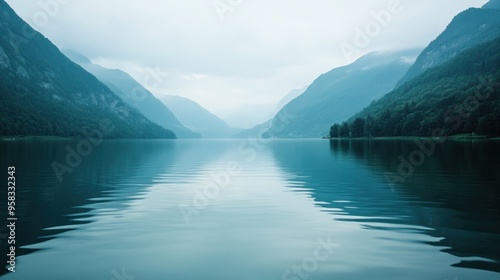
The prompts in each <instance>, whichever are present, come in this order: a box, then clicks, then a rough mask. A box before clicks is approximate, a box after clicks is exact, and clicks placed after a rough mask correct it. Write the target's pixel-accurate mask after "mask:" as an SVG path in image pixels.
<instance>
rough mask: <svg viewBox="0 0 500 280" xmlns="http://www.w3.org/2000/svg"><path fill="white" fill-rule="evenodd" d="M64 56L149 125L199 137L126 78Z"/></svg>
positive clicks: (75, 56)
mask: <svg viewBox="0 0 500 280" xmlns="http://www.w3.org/2000/svg"><path fill="white" fill-rule="evenodd" d="M63 52H64V54H65V55H66V56H67V57H69V58H70V59H71V60H73V61H74V62H75V63H77V64H79V65H80V66H82V67H83V68H84V69H85V70H86V71H88V72H90V73H91V74H92V75H94V76H96V77H97V78H98V79H99V80H100V81H101V82H103V83H104V84H106V85H107V86H108V87H109V88H110V89H111V90H112V91H113V92H114V93H115V94H116V95H118V96H119V97H120V98H121V99H122V100H123V101H124V102H125V103H127V104H128V105H129V106H131V107H133V108H135V109H137V110H138V111H139V112H140V113H142V114H143V115H144V116H145V117H146V118H148V119H149V120H150V121H152V122H154V123H156V124H158V125H160V126H162V127H163V128H166V129H169V130H172V131H173V132H174V133H175V134H176V135H177V137H178V138H200V137H201V136H200V135H199V134H198V133H194V132H192V131H191V130H189V129H188V128H186V127H185V126H184V125H183V124H182V123H181V122H180V121H179V120H178V119H177V118H176V116H175V115H174V114H173V113H172V111H171V110H170V109H169V108H168V107H167V106H165V105H164V104H163V103H162V102H161V101H160V100H158V99H157V98H156V97H155V96H154V95H153V94H152V93H151V92H150V91H148V90H147V89H146V88H144V87H143V86H142V85H141V84H139V83H138V82H137V81H136V80H134V79H133V78H132V77H131V76H130V75H129V74H127V73H125V72H124V71H121V70H118V69H107V68H105V67H102V66H100V65H97V64H94V63H92V62H91V61H90V59H88V58H87V57H85V56H84V55H82V54H80V53H77V52H75V51H72V50H64V51H63Z"/></svg>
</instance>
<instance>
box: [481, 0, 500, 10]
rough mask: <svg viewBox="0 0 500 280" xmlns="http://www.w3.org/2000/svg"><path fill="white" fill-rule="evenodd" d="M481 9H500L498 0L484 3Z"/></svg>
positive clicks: (499, 0)
mask: <svg viewBox="0 0 500 280" xmlns="http://www.w3.org/2000/svg"><path fill="white" fill-rule="evenodd" d="M483 9H493V10H500V0H491V1H490V2H488V3H486V4H484V6H483Z"/></svg>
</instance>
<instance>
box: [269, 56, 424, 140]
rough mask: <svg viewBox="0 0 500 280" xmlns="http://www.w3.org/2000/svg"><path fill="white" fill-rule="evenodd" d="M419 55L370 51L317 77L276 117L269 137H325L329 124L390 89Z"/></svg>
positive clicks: (353, 112) (344, 118)
mask: <svg viewBox="0 0 500 280" xmlns="http://www.w3.org/2000/svg"><path fill="white" fill-rule="evenodd" d="M419 53H420V51H419V50H404V51H395V52H373V53H370V54H368V55H366V56H363V57H361V58H360V59H358V60H357V61H355V62H354V63H352V64H350V65H348V66H344V67H339V68H336V69H333V70H332V71H330V72H328V73H326V74H323V75H321V76H320V77H319V78H317V79H316V80H315V81H314V82H313V83H312V84H311V85H310V86H309V87H308V88H307V90H306V91H305V92H304V93H303V94H302V95H300V96H299V97H297V98H295V99H294V100H292V101H291V102H290V103H288V104H287V105H286V106H285V107H284V108H283V109H282V110H281V111H280V112H279V113H278V114H277V116H276V117H275V118H274V119H273V124H272V128H271V130H272V135H273V136H274V137H285V138H286V137H293V138H299V137H305V138H310V137H313V138H315V137H321V136H325V135H327V134H328V132H329V130H328V129H327V128H329V127H330V125H331V124H332V121H333V122H340V121H344V120H347V119H348V118H349V117H351V116H352V115H353V114H355V113H356V112H359V111H360V110H361V109H362V108H364V107H366V106H367V105H369V104H370V102H372V101H373V100H375V99H377V98H380V97H382V96H383V95H384V94H385V93H387V92H389V91H390V90H392V89H393V88H394V86H395V85H396V83H397V81H398V80H400V79H401V77H402V76H403V75H404V74H405V73H406V71H407V70H408V69H409V67H410V66H411V64H412V63H413V61H414V60H415V58H416V57H417V55H418V54H419ZM283 118H286V119H287V120H286V121H283V120H282V119H283ZM325 125H326V126H325Z"/></svg>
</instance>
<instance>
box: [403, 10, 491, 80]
mask: <svg viewBox="0 0 500 280" xmlns="http://www.w3.org/2000/svg"><path fill="white" fill-rule="evenodd" d="M499 35H500V1H499V0H492V1H490V2H488V3H487V4H485V5H484V6H483V7H482V8H480V9H478V8H470V9H467V10H466V11H464V12H462V13H460V14H458V15H457V16H456V17H455V18H454V19H453V20H452V21H451V23H450V24H449V25H448V26H447V27H446V29H445V30H444V31H443V32H442V33H441V34H440V35H439V36H438V37H437V38H436V39H435V40H434V41H432V42H431V43H430V44H429V45H428V46H427V47H426V48H425V49H424V50H423V51H422V53H421V54H420V55H419V57H418V58H417V60H416V61H415V64H414V65H413V66H412V67H411V68H410V69H409V70H408V73H406V75H405V76H404V77H403V78H402V79H401V80H400V81H399V82H398V86H400V85H403V84H404V83H405V82H407V81H409V80H411V79H412V78H414V77H416V76H418V75H419V74H422V73H423V72H425V71H426V70H427V69H430V68H432V67H435V66H439V65H441V64H442V63H444V62H446V61H448V60H450V59H451V58H453V57H455V56H456V55H457V54H459V53H460V52H462V51H464V50H466V49H468V48H471V47H474V46H477V45H480V44H482V43H485V42H488V41H490V40H493V39H494V38H496V37H498V36H499Z"/></svg>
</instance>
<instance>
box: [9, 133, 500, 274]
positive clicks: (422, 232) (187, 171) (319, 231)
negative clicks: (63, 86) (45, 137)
mask: <svg viewBox="0 0 500 280" xmlns="http://www.w3.org/2000/svg"><path fill="white" fill-rule="evenodd" d="M429 141H430V142H418V144H417V143H416V142H415V141H413V140H372V141H361V140H359V141H355V140H353V141H348V140H340V141H338V140H333V141H328V140H273V141H267V140H266V141H265V142H263V141H262V140H203V141H187V140H186V141H185V140H178V141H125V140H123V141H105V142H103V143H101V144H99V145H97V146H93V147H91V148H90V149H89V148H88V147H87V150H85V147H78V146H77V145H78V142H72V141H24V142H23V141H20V142H19V141H18V142H6V141H2V142H0V151H1V154H2V158H1V163H2V164H1V168H2V171H1V172H2V174H4V175H2V177H1V178H2V182H4V185H5V187H4V189H5V191H3V192H1V195H0V199H1V200H2V201H5V202H6V201H7V177H8V175H7V167H8V166H15V168H16V173H15V177H16V209H15V211H16V217H17V221H16V229H15V238H16V246H17V247H16V263H15V271H16V272H15V273H12V272H8V271H7V270H4V271H3V272H2V274H1V277H0V278H1V279H23V280H26V279H73V280H79V279H85V280H87V279H108V280H109V279H113V280H132V279H135V280H146V279H175V280H179V279H193V280H194V279H196V280H199V279H218V280H224V279H234V280H247V279H248V280H267V279H275V280H280V279H290V280H297V279H317V280H322V279H419V280H420V279H443V280H444V279H450V280H451V279H460V280H462V279H500V249H499V248H500V247H499V244H500V172H499V171H500V142H499V141H476V142H452V141H447V142H444V143H436V142H433V141H432V140H429ZM72 151H80V152H83V155H81V156H80V155H77V156H75V154H73V153H72ZM68 155H70V156H69V157H68ZM67 157H68V158H69V161H68V160H67ZM78 158H79V160H78ZM55 162H57V164H56V165H54V163H55ZM54 166H56V167H58V168H59V169H58V170H59V171H58V173H59V176H58V175H57V174H56V172H55V171H54ZM63 166H65V167H64V168H66V169H64V168H63ZM63 171H64V172H63ZM2 207H3V208H4V209H7V206H6V203H3V202H2ZM0 213H1V215H2V216H1V217H0V218H1V220H2V221H4V223H5V225H7V224H8V222H7V216H6V215H7V212H6V211H5V210H2V211H1V212H0ZM0 234H2V235H1V238H2V239H1V243H0V249H1V260H2V262H3V263H4V264H5V263H6V262H7V254H8V253H9V248H8V247H7V236H8V234H9V233H8V232H7V229H6V227H5V226H3V230H2V231H0ZM7 267H9V265H8V266H7Z"/></svg>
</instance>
